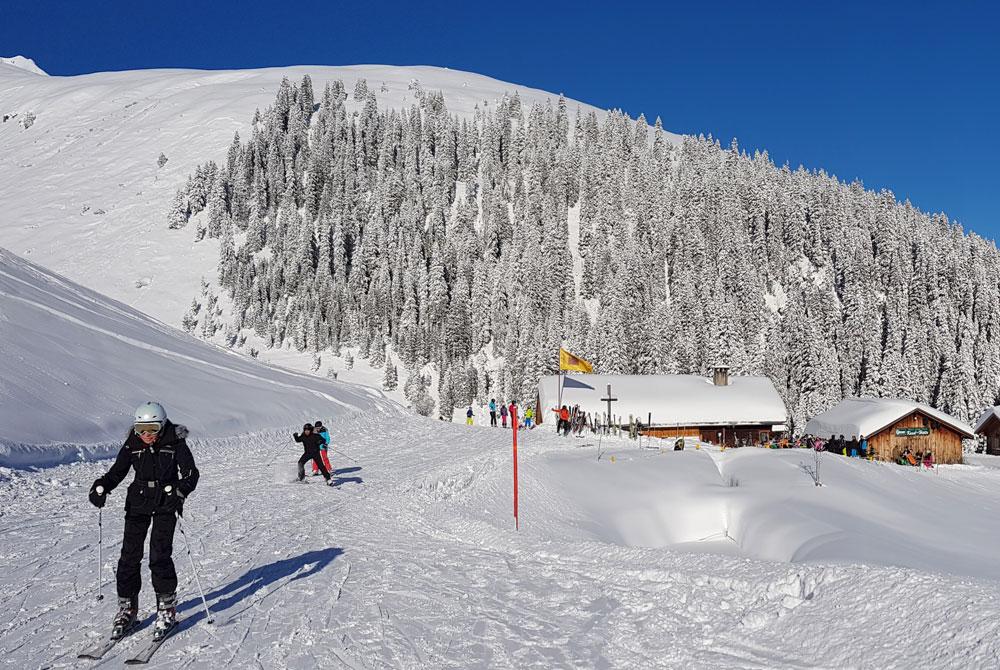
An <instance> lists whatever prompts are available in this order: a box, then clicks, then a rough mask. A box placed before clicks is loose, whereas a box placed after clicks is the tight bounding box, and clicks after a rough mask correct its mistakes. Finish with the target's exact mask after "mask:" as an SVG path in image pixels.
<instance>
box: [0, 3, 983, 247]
mask: <svg viewBox="0 0 1000 670" xmlns="http://www.w3.org/2000/svg"><path fill="white" fill-rule="evenodd" d="M591 6H592V3H586V2H582V1H578V2H573V3H567V2H546V1H545V0H535V1H534V2H529V3H522V2H520V0H510V1H508V2H475V1H468V0H467V1H465V2H454V3H443V2H435V1H433V0H420V1H417V0H414V1H413V2H406V3H397V2H365V0H356V1H355V2H351V3H339V2H294V1H293V0H288V1H284V2H283V1H278V0H271V1H270V2H259V1H257V0H245V1H244V2H241V3H231V2H212V1H211V0H205V1H203V2H190V1H188V0H172V1H170V2H145V1H144V0H138V1H133V2H127V3H126V2H101V1H100V0H91V1H88V2H83V1H79V0H76V1H73V2H53V1H50V2H6V3H4V7H3V9H2V10H0V55H15V54H23V55H26V56H29V57H31V58H34V59H35V61H36V62H37V63H38V65H39V66H40V67H42V68H43V69H44V70H46V71H48V72H49V73H50V74H57V75H69V74H78V73H84V72H95V71H103V70H126V69H135V68H151V67H192V68H212V69H216V68H248V67H262V66H273V65H299V64H302V65H306V64H309V65H314V64H323V65H326V64H329V65H343V64H352V63H391V64H399V65H410V64H421V65H440V66H446V67H450V68H454V69H462V70H469V71H473V72H478V73H481V74H486V75H490V76H493V77H496V78H498V79H503V80H507V81H510V82H514V83H518V84H524V85H527V86H532V87H536V88H541V89H546V90H549V91H553V92H563V93H565V94H566V95H567V96H569V97H571V98H575V99H578V100H581V101H585V102H588V103H591V104H594V105H597V106H599V107H605V108H606V107H620V108H622V109H624V110H625V111H626V112H628V113H629V114H631V115H633V116H637V115H638V114H639V113H640V112H644V113H645V114H646V116H647V117H648V118H649V119H650V120H651V121H652V119H654V118H655V117H656V116H660V117H662V119H663V123H664V126H665V127H666V128H668V129H669V130H673V131H675V132H681V133H705V134H709V133H711V134H712V135H714V136H716V137H718V138H720V139H721V140H722V141H723V143H728V142H729V140H730V139H731V138H733V137H737V138H738V139H739V141H740V143H741V145H743V146H744V147H747V148H750V149H754V148H766V149H767V150H768V151H769V152H770V154H771V156H772V157H773V158H774V160H775V162H777V163H779V164H780V163H783V162H786V161H787V162H788V163H790V164H791V165H792V166H793V167H796V166H798V165H799V164H802V165H805V166H806V167H809V168H824V169H826V170H827V171H828V172H831V173H834V174H836V175H837V176H839V177H840V178H842V179H847V180H851V179H854V178H859V179H861V180H863V181H864V183H865V185H866V186H867V187H869V188H889V189H891V190H893V191H894V192H895V193H896V195H897V197H898V198H900V199H901V200H902V199H904V198H909V199H910V200H911V201H912V202H913V203H914V204H916V205H917V206H919V207H920V208H921V209H924V210H927V211H944V212H946V213H947V214H948V215H949V216H950V217H951V218H952V219H957V220H958V221H960V222H961V223H962V224H963V225H964V226H965V227H966V228H967V229H972V230H975V231H977V232H979V233H980V234H982V235H984V236H987V237H990V238H994V239H996V238H998V237H1000V193H998V191H1000V160H998V159H1000V139H998V131H997V129H996V128H995V127H994V126H995V125H996V122H997V120H998V119H1000V46H998V45H1000V36H998V32H1000V9H998V7H997V3H995V2H963V1H961V0H959V1H957V2H948V3H945V2H940V3H924V2H919V0H912V1H911V2H901V1H898V0H885V1H883V2H857V3H855V2H840V3H836V2H834V3H816V2H803V1H802V0H799V1H798V2H769V3H768V2H763V3H758V2H746V1H744V2H710V1H702V2H686V3H683V4H677V5H675V6H671V5H670V4H669V3H664V2H643V1H641V0H637V1H635V2H631V3H614V2H601V3H598V7H597V8H595V9H591V8H589V7H591Z"/></svg>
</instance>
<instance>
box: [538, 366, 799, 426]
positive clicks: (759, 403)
mask: <svg viewBox="0 0 1000 670" xmlns="http://www.w3.org/2000/svg"><path fill="white" fill-rule="evenodd" d="M608 384H611V393H612V394H613V395H612V397H615V398H618V400H617V402H615V403H613V404H612V407H611V411H612V412H613V413H614V414H615V415H619V416H622V417H628V415H629V414H631V415H633V416H635V417H637V418H639V419H640V420H641V421H643V422H645V421H646V419H647V416H648V415H650V414H652V419H653V425H654V426H669V425H683V426H706V425H730V424H739V425H747V424H781V423H784V422H785V420H786V418H787V415H788V412H787V411H786V409H785V403H784V402H783V401H782V400H781V396H779V395H778V391H777V390H776V389H775V388H774V384H772V383H771V380H770V379H768V378H767V377H742V376H730V377H729V385H728V386H716V385H715V384H713V383H712V380H711V379H708V378H705V377H701V376H699V375H567V376H566V380H565V383H564V386H563V396H562V400H563V404H564V405H568V406H570V407H572V406H573V405H579V406H580V408H581V409H582V410H584V411H586V412H597V413H604V412H607V410H608V404H607V403H606V402H601V398H604V397H606V396H605V394H606V393H607V387H608ZM538 394H539V398H540V401H541V407H540V409H541V410H542V411H548V410H549V409H550V408H552V407H555V406H556V403H557V402H558V399H559V378H558V377H557V376H554V375H553V376H547V377H542V379H541V380H540V381H539V383H538Z"/></svg>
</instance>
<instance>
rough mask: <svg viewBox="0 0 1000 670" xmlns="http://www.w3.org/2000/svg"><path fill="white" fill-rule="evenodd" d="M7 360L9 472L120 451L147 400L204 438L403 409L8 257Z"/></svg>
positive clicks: (2, 299)
mask: <svg viewBox="0 0 1000 670" xmlns="http://www.w3.org/2000/svg"><path fill="white" fill-rule="evenodd" d="M0 351H2V355H0V464H4V465H11V464H25V465H44V464H48V463H52V462H57V461H60V460H65V459H72V458H75V457H76V456H77V453H78V451H80V450H82V451H83V453H94V452H96V453H107V451H108V450H109V449H117V446H120V442H121V440H122V439H123V436H124V433H125V431H126V430H127V429H128V426H129V423H130V421H131V411H132V409H133V407H134V406H136V405H138V404H140V403H142V402H144V401H146V400H148V399H157V400H160V401H161V402H163V403H164V404H165V405H166V406H167V408H168V409H169V411H170V412H171V416H173V417H175V419H176V420H177V421H178V422H181V423H184V424H186V425H187V426H188V427H189V428H190V429H192V431H193V432H195V433H196V434H208V433H211V434H215V435H219V434H223V435H235V434H239V433H247V432H252V431H259V430H263V429H266V428H272V429H273V428H279V427H286V426H287V427H288V428H289V429H292V428H295V427H296V425H300V424H302V423H303V422H305V421H311V420H314V419H316V418H317V417H330V418H334V417H340V416H343V415H346V414H350V413H354V412H366V413H371V412H388V413H390V414H392V415H396V414H398V413H399V412H400V410H399V408H398V406H397V405H396V404H395V403H392V402H390V401H389V400H387V399H385V398H383V397H382V395H381V394H380V393H379V392H377V391H375V390H372V389H370V388H366V387H360V386H354V385H350V384H345V383H342V382H341V383H338V382H333V381H328V380H324V379H319V378H316V377H312V376H308V375H303V374H297V373H293V372H289V371H286V370H282V369H280V368H271V367H268V366H266V365H263V364H261V363H257V362H255V361H253V360H251V359H249V358H247V357H244V356H238V355H235V354H232V353H230V352H228V351H226V350H224V349H219V348H217V347H213V346H211V345H209V344H206V343H205V342H202V341H200V340H196V339H195V338H193V337H190V336H187V335H185V334H183V333H181V332H179V331H177V330H176V329H174V328H171V327H168V326H165V325H163V324H162V323H159V322H157V321H155V320H153V319H151V318H149V317H147V316H144V315H142V314H140V313H139V312H137V311H136V310H134V309H132V308H129V307H127V306H125V305H123V304H121V303H117V302H115V301H112V300H110V299H108V298H105V297H103V296H101V295H99V294H97V293H95V292H93V291H90V290H88V289H84V288H82V287H80V286H78V285H75V284H73V283H72V282H69V281H68V280H66V279H63V278H62V277H59V276H57V275H54V274H52V273H50V272H48V271H46V270H43V269H41V268H39V267H37V266H35V265H33V264H31V263H29V262H27V261H24V260H22V259H19V258H17V257H16V256H14V255H13V254H11V253H10V252H8V251H6V250H3V249H0ZM74 445H80V446H74Z"/></svg>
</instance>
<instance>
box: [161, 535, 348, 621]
mask: <svg viewBox="0 0 1000 670" xmlns="http://www.w3.org/2000/svg"><path fill="white" fill-rule="evenodd" d="M343 553H344V550H343V549H340V548H337V547H327V548H326V549H317V550H314V551H307V552H305V553H304V554H299V555H298V556H292V557H290V558H284V559H281V560H280V561H275V562H274V563H268V564H267V565H261V566H257V567H255V568H251V569H250V570H247V571H246V572H245V573H243V575H242V576H240V577H238V578H237V579H234V580H233V581H232V582H230V583H229V584H227V585H226V586H223V587H222V588H218V589H216V590H214V591H212V592H210V593H206V594H205V599H206V600H208V606H209V608H210V609H211V610H212V615H213V616H218V615H219V614H220V613H222V612H225V611H226V610H228V609H230V608H231V607H233V606H234V605H237V604H239V603H241V602H243V601H244V600H247V599H249V598H251V597H252V596H254V595H255V594H257V593H258V592H261V591H266V592H265V593H263V594H262V595H260V597H258V598H257V599H256V602H260V601H261V600H263V599H264V598H266V597H267V596H269V595H271V594H272V593H274V592H275V591H277V590H278V589H280V588H282V587H284V586H285V585H287V584H289V583H291V582H294V581H296V580H299V579H306V578H307V577H312V576H313V575H315V574H317V573H319V572H321V571H322V570H323V569H325V568H326V567H327V566H328V565H329V564H330V563H332V562H333V560H334V559H336V558H337V557H338V556H340V555H341V554H343ZM286 578H288V579H286ZM282 580H284V582H282ZM277 582H282V583H280V584H278V586H276V587H275V588H272V589H268V587H269V586H271V585H272V584H275V583H277ZM217 598H221V600H216V599H217ZM248 607H249V605H248ZM192 608H197V609H198V612H197V614H192V615H191V616H189V617H186V618H185V619H184V620H183V621H181V622H180V627H179V628H178V629H177V632H181V631H183V630H185V629H187V628H190V627H191V626H193V625H194V624H196V623H197V622H198V621H200V620H201V619H204V618H205V610H204V609H203V608H202V604H201V597H200V596H198V595H197V594H196V595H195V597H193V598H190V599H188V600H186V601H185V602H183V603H181V604H180V605H178V607H177V612H178V613H180V612H183V611H185V610H189V609H192ZM238 613H239V612H237V613H236V614H238ZM233 616H236V615H235V614H234V615H233Z"/></svg>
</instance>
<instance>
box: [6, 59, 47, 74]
mask: <svg viewBox="0 0 1000 670" xmlns="http://www.w3.org/2000/svg"><path fill="white" fill-rule="evenodd" d="M0 65H9V66H11V67H15V68H17V69H19V70H23V71H25V72H31V73H32V74H40V75H42V76H45V77H47V76H48V74H49V73H48V72H46V71H45V70H43V69H42V68H40V67H38V66H37V65H36V64H35V61H33V60H31V59H30V58H26V57H24V56H0Z"/></svg>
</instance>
